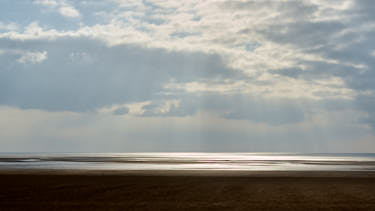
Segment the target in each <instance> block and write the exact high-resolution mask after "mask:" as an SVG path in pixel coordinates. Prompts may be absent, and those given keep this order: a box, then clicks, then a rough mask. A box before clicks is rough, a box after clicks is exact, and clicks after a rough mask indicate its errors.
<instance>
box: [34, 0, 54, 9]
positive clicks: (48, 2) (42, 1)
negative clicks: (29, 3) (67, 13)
mask: <svg viewBox="0 0 375 211" xmlns="http://www.w3.org/2000/svg"><path fill="white" fill-rule="evenodd" d="M34 3H35V4H39V5H43V6H48V7H56V6H58V3H57V1H56V0H34Z"/></svg>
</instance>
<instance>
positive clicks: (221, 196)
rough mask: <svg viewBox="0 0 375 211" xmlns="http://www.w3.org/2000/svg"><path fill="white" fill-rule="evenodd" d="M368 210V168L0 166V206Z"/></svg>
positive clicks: (373, 180)
mask: <svg viewBox="0 0 375 211" xmlns="http://www.w3.org/2000/svg"><path fill="white" fill-rule="evenodd" d="M318 209H319V210H322V209H323V210H375V174H374V173H373V172H212V171H207V172H205V171H199V172H198V171H194V172H187V171H185V172H184V171H180V172H178V171H172V172H165V171H164V172H163V171H159V172H158V171H143V172H142V171H53V170H49V171H40V170H29V171H20V170H12V171H0V210H318Z"/></svg>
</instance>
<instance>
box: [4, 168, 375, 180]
mask: <svg viewBox="0 0 375 211" xmlns="http://www.w3.org/2000/svg"><path fill="white" fill-rule="evenodd" d="M0 175H77V176H79V175H81V176H84V175H90V176H100V175H103V176H208V177H215V176H218V177H228V176H229V177H306V178H309V177H330V178H375V171H241V170H77V169H2V170H0Z"/></svg>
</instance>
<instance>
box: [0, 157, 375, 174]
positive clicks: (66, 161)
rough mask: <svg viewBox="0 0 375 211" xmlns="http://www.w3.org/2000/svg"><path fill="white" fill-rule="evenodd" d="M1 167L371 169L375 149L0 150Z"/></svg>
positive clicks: (252, 169) (263, 169)
mask: <svg viewBox="0 0 375 211" xmlns="http://www.w3.org/2000/svg"><path fill="white" fill-rule="evenodd" d="M1 169H72V170H77V169H79V170H227V171H230V170H236V171H375V153H338V154H331V153H321V154H297V153H0V170H1Z"/></svg>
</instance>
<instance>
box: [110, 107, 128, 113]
mask: <svg viewBox="0 0 375 211" xmlns="http://www.w3.org/2000/svg"><path fill="white" fill-rule="evenodd" d="M127 113H129V109H128V108H127V107H121V108H118V109H116V110H115V111H113V114H114V115H124V114H127Z"/></svg>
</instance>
